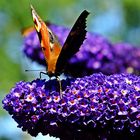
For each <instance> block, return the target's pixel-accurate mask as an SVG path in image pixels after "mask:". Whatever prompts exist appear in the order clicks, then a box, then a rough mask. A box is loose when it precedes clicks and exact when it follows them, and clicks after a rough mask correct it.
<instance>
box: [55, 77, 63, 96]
mask: <svg viewBox="0 0 140 140" xmlns="http://www.w3.org/2000/svg"><path fill="white" fill-rule="evenodd" d="M56 79H57V81H58V82H59V89H60V97H61V98H62V84H61V80H60V78H59V76H57V77H56Z"/></svg>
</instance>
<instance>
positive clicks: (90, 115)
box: [2, 73, 140, 140]
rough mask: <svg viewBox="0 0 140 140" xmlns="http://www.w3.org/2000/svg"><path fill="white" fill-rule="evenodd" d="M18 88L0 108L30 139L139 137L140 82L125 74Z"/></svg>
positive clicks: (25, 85)
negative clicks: (9, 115)
mask: <svg viewBox="0 0 140 140" xmlns="http://www.w3.org/2000/svg"><path fill="white" fill-rule="evenodd" d="M61 82H62V90H63V92H62V95H63V96H62V98H61V96H60V93H59V83H58V81H57V80H50V81H45V80H40V79H37V80H34V81H32V82H23V81H21V82H19V83H17V84H16V85H15V87H13V88H12V89H11V91H10V93H9V94H8V95H6V97H5V98H4V99H3V102H2V103H3V107H4V109H5V110H7V111H8V112H9V114H11V115H12V117H13V119H14V120H15V121H16V122H17V123H18V127H20V128H22V130H23V131H27V132H28V133H29V134H30V135H32V136H36V135H38V133H42V134H43V135H47V134H50V135H51V136H55V137H59V138H60V139H61V140H79V139H80V140H85V139H88V140H93V139H94V140H96V139H99V140H103V139H104V140H105V139H108V140H112V138H113V139H114V140H117V139H127V140H128V139H130V138H133V139H135V138H136V137H137V136H140V134H139V133H138V132H139V131H140V77H139V76H135V75H129V74H114V75H111V76H106V75H103V74H101V73H99V74H93V75H91V76H87V77H83V78H77V79H66V80H62V81H61Z"/></svg>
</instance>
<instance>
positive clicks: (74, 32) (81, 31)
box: [55, 10, 89, 74]
mask: <svg viewBox="0 0 140 140" xmlns="http://www.w3.org/2000/svg"><path fill="white" fill-rule="evenodd" d="M88 15H89V12H87V11H86V10H84V11H83V12H82V13H81V15H80V16H79V17H78V19H77V21H76V22H75V24H74V26H73V27H72V29H71V31H70V33H69V35H68V37H67V39H66V41H65V43H64V45H63V47H62V50H61V52H60V55H59V57H58V60H57V63H56V70H55V72H56V73H58V74H61V73H62V72H63V70H64V69H65V66H66V64H67V63H68V61H69V59H70V58H71V57H72V56H73V55H74V54H75V53H76V52H78V51H79V48H80V46H81V45H82V44H83V41H84V40H85V36H86V32H87V31H86V18H87V16H88Z"/></svg>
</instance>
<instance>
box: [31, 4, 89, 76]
mask: <svg viewBox="0 0 140 140" xmlns="http://www.w3.org/2000/svg"><path fill="white" fill-rule="evenodd" d="M31 12H32V16H33V21H34V25H35V29H36V31H37V34H38V37H39V40H40V44H41V48H42V51H43V54H44V56H45V60H46V65H47V75H48V76H49V77H52V76H55V77H58V76H59V75H60V74H61V73H63V72H64V70H65V66H66V64H67V63H68V61H69V59H70V58H71V57H72V56H73V55H74V54H75V53H76V52H78V51H79V48H80V46H81V45H82V43H83V41H84V40H85V36H86V30H85V28H86V17H87V16H88V14H89V13H88V12H87V11H86V10H85V11H83V12H82V14H81V15H80V16H79V18H78V19H77V21H76V22H75V24H74V26H73V27H72V29H71V31H70V33H69V35H68V37H67V39H66V41H65V43H64V45H63V47H62V46H61V45H60V44H59V42H58V40H57V37H56V36H55V34H54V33H52V31H51V30H50V29H49V28H48V27H47V26H46V24H45V22H44V21H43V20H42V19H41V18H40V17H39V15H38V14H37V13H36V11H35V10H34V8H33V7H32V6H31Z"/></svg>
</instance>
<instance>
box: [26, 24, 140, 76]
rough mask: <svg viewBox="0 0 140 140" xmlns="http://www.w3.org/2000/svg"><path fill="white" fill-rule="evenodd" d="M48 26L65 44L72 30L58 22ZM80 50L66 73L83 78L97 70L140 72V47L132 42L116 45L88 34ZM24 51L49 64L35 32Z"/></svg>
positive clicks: (29, 36) (95, 35) (30, 35)
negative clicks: (134, 45)
mask: <svg viewBox="0 0 140 140" xmlns="http://www.w3.org/2000/svg"><path fill="white" fill-rule="evenodd" d="M48 27H49V28H50V29H51V30H52V31H53V32H54V33H55V34H56V35H57V36H58V40H59V41H60V44H61V45H63V44H64V42H65V39H66V37H67V35H68V33H69V31H70V30H69V29H68V28H65V27H63V26H58V25H55V24H48ZM86 38H87V39H86V40H85V41H84V43H83V45H82V46H81V48H80V51H79V52H78V53H77V54H76V55H74V56H73V58H72V59H71V60H70V61H69V63H68V65H67V66H66V68H65V73H68V74H71V75H72V76H73V77H83V76H87V75H91V74H93V73H96V72H102V73H104V74H107V75H110V74H115V73H135V74H139V73H140V49H139V48H135V47H133V46H132V45H130V44H125V43H119V44H115V45H112V44H111V43H110V42H109V41H108V40H107V39H105V38H104V37H102V36H101V35H98V34H93V33H89V32H88V33H87V36H86ZM24 53H25V55H27V56H28V57H29V58H30V59H32V60H34V61H36V62H38V63H39V64H42V65H45V66H46V63H45V59H44V56H43V54H42V50H41V47H40V43H39V41H38V38H37V35H36V32H35V31H33V32H31V33H30V34H28V35H27V36H26V37H25V38H24Z"/></svg>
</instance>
